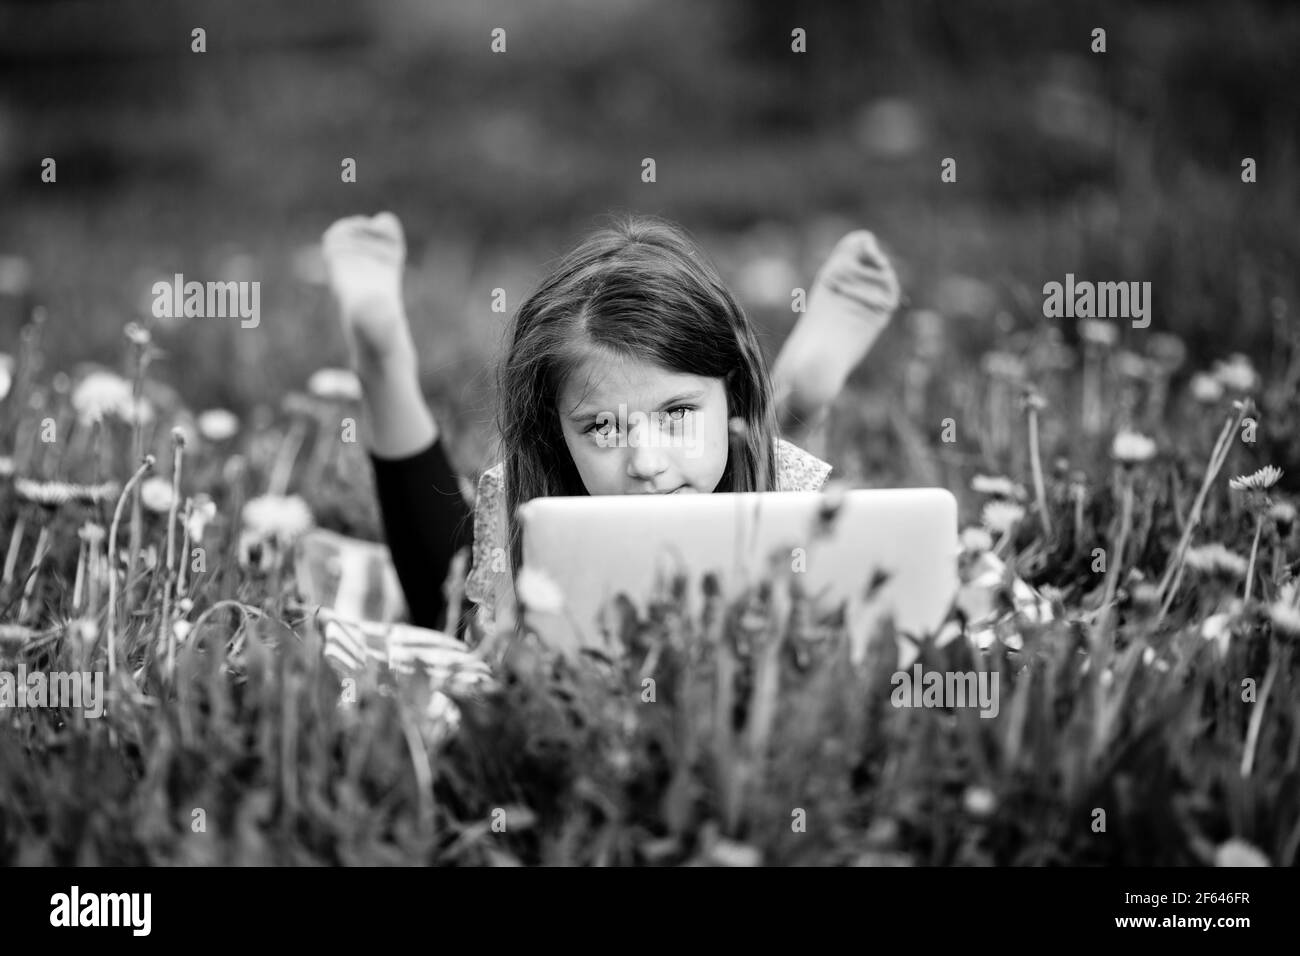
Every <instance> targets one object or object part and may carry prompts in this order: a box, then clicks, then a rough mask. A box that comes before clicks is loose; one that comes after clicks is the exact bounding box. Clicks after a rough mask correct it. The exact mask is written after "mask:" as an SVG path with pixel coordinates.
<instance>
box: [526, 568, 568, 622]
mask: <svg viewBox="0 0 1300 956" xmlns="http://www.w3.org/2000/svg"><path fill="white" fill-rule="evenodd" d="M515 595H516V597H518V598H519V603H520V604H521V605H522V606H523V607H525V608H527V609H528V610H530V611H541V612H543V613H553V614H554V613H559V612H560V611H562V610H563V609H564V594H563V592H561V591H560V586H559V585H558V584H556V583H555V581H554V580H552V579H551V577H550V576H549V575H547V574H546V572H545V571H539V570H537V569H536V568H526V567H525V568H520V570H519V576H518V577H517V578H516V580H515Z"/></svg>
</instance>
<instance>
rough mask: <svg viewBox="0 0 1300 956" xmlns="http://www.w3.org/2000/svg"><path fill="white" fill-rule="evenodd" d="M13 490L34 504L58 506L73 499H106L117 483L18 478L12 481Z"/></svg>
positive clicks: (83, 500)
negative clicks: (87, 483) (77, 483)
mask: <svg viewBox="0 0 1300 956" xmlns="http://www.w3.org/2000/svg"><path fill="white" fill-rule="evenodd" d="M14 491H16V492H17V493H18V497H20V498H23V499H26V500H27V501H30V502H32V503H34V504H38V505H44V506H45V507H47V508H58V507H60V506H62V505H66V504H68V503H69V502H73V501H80V502H82V503H84V504H96V503H98V502H101V501H107V500H108V499H109V498H112V497H113V496H114V495H115V494H116V493H117V485H116V484H114V483H113V482H111V481H107V482H104V483H103V484H99V485H75V484H72V483H71V482H67V481H33V480H32V479H30V478H19V479H17V480H15V481H14Z"/></svg>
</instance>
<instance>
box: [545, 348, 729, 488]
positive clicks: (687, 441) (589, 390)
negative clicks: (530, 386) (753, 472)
mask: <svg viewBox="0 0 1300 956" xmlns="http://www.w3.org/2000/svg"><path fill="white" fill-rule="evenodd" d="M558 403H559V407H558V412H559V416H560V426H561V429H562V430H563V432H564V441H565V444H567V445H568V446H569V454H570V455H572V456H573V463H574V464H575V465H576V466H577V468H578V474H579V475H580V476H581V477H582V483H583V484H584V485H585V486H586V488H587V493H588V494H591V495H635V494H672V493H676V494H683V495H685V494H709V493H711V492H712V491H713V490H714V489H716V488H717V487H718V482H719V481H721V480H722V473H723V472H724V471H725V470H726V468H727V453H728V433H727V418H728V408H727V391H726V386H725V382H724V380H723V379H720V378H706V377H703V376H700V375H689V374H685V373H679V372H670V371H668V370H666V369H664V368H661V367H660V366H658V365H652V364H649V363H646V362H642V361H639V360H633V359H625V360H622V361H619V360H615V361H614V362H612V363H611V362H610V360H609V359H607V358H604V357H600V356H595V355H592V356H589V357H587V358H586V359H585V360H584V361H583V363H582V364H581V365H580V366H578V368H577V369H575V370H574V372H573V374H572V375H570V376H569V378H568V380H567V381H566V382H565V383H564V387H563V389H562V390H561V392H560V394H559V398H558Z"/></svg>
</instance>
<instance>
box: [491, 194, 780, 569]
mask: <svg viewBox="0 0 1300 956" xmlns="http://www.w3.org/2000/svg"><path fill="white" fill-rule="evenodd" d="M506 342H507V346H506V352H505V357H504V359H503V361H502V363H501V366H500V370H499V374H498V394H499V396H500V400H499V405H498V413H497V426H498V428H499V430H500V435H501V460H502V461H503V462H504V471H505V487H506V516H507V517H506V526H507V528H508V530H509V541H510V561H511V568H512V572H513V570H514V569H518V568H519V566H520V564H521V563H522V557H523V556H522V540H521V534H520V528H519V523H518V521H517V520H516V509H517V508H518V507H519V505H521V504H522V503H524V502H526V501H529V500H531V499H533V498H537V497H540V496H543V495H547V496H560V495H585V494H587V491H586V488H585V487H584V485H583V483H582V479H581V478H580V477H579V475H578V470H577V467H576V466H575V465H574V463H573V457H572V456H571V455H570V454H569V449H568V446H567V445H566V444H565V441H564V435H563V433H562V431H561V427H560V417H559V412H558V410H557V407H556V406H557V404H558V401H557V398H558V396H559V394H560V392H561V390H562V388H563V386H564V382H565V380H566V378H567V376H568V375H569V374H570V373H571V372H572V371H573V369H574V368H575V367H576V366H577V365H578V364H579V363H580V362H581V361H582V359H583V357H584V356H585V355H587V354H590V352H591V351H592V350H593V349H595V350H597V351H599V352H604V353H610V354H613V355H617V356H619V357H625V358H631V359H634V360H639V361H642V362H646V363H650V364H654V365H658V366H660V367H662V368H665V369H670V370H672V371H673V372H677V373H685V374H691V375H700V376H705V377H709V378H721V379H724V380H725V382H726V391H727V408H728V415H729V416H730V417H731V418H732V419H733V420H734V419H735V418H740V419H742V420H743V422H744V428H743V429H740V432H739V434H738V435H736V436H734V437H733V439H732V441H731V451H730V453H729V455H728V457H727V466H726V470H725V471H724V472H723V474H722V478H721V480H720V481H719V482H718V486H717V488H716V489H712V490H714V491H722V492H725V491H772V490H775V487H776V436H777V422H776V413H775V410H774V406H773V399H772V383H771V377H770V376H769V373H768V368H767V363H766V360H765V359H764V358H763V352H762V349H761V348H760V347H759V342H758V337H757V335H756V334H755V331H754V328H753V326H752V325H751V324H750V322H749V319H748V318H747V317H746V316H745V313H744V311H743V310H742V309H741V307H740V305H739V304H738V303H737V302H736V300H735V298H734V297H733V296H732V295H731V293H730V292H728V291H727V289H726V287H725V286H724V285H723V284H722V280H721V279H720V278H719V277H718V272H717V269H716V268H715V267H714V266H713V264H712V263H711V262H710V261H709V259H708V257H707V256H706V255H705V254H704V252H703V250H702V249H701V248H700V247H699V245H698V244H697V243H696V242H695V240H694V239H693V238H692V237H691V236H690V235H689V234H688V233H687V232H686V231H685V230H684V229H682V228H681V227H680V226H677V225H675V224H673V223H670V222H668V221H666V220H663V219H660V218H658V217H654V216H634V215H627V214H622V215H615V216H613V217H612V222H611V224H610V225H609V226H607V227H604V228H601V229H598V230H597V231H596V232H594V233H592V234H591V235H590V236H588V237H587V238H586V239H585V240H584V241H583V242H582V243H581V244H580V245H578V247H577V248H575V249H574V250H573V251H572V252H570V253H568V255H566V256H564V257H563V258H562V259H561V260H560V262H559V263H558V264H557V265H556V266H555V267H554V268H553V269H552V270H551V272H550V274H549V275H548V276H547V277H546V278H545V279H543V280H542V282H541V284H540V285H539V286H538V287H537V288H536V289H535V290H534V291H533V292H532V293H531V294H530V295H529V296H528V298H527V299H525V300H524V301H523V302H522V303H521V304H520V306H519V309H518V310H517V311H516V312H515V314H514V318H513V319H512V321H511V323H510V327H509V329H508V330H507V332H506Z"/></svg>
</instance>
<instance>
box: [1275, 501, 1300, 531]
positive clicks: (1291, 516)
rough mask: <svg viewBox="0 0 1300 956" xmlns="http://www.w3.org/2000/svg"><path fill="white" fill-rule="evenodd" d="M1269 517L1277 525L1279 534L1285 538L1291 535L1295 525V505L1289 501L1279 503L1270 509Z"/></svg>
mask: <svg viewBox="0 0 1300 956" xmlns="http://www.w3.org/2000/svg"><path fill="white" fill-rule="evenodd" d="M1268 516H1269V518H1270V519H1271V520H1272V522H1273V523H1274V524H1275V525H1277V533H1278V534H1279V535H1280V536H1282V537H1283V538H1285V537H1287V536H1288V535H1289V534H1290V533H1291V528H1292V526H1293V525H1294V524H1295V519H1296V510H1295V505H1293V504H1291V502H1289V501H1279V502H1278V503H1277V504H1275V505H1273V507H1271V508H1269V509H1268Z"/></svg>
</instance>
